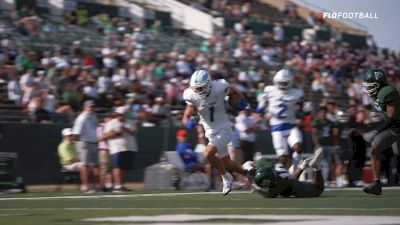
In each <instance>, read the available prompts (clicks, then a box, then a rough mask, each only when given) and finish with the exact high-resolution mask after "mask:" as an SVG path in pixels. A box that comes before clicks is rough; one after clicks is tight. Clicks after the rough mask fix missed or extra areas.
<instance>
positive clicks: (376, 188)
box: [363, 183, 382, 195]
mask: <svg viewBox="0 0 400 225" xmlns="http://www.w3.org/2000/svg"><path fill="white" fill-rule="evenodd" d="M363 191H364V192H365V193H367V194H374V195H381V194H382V185H381V184H376V183H374V184H372V185H370V186H367V187H365V188H364V189H363Z"/></svg>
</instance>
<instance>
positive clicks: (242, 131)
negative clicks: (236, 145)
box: [235, 109, 261, 162]
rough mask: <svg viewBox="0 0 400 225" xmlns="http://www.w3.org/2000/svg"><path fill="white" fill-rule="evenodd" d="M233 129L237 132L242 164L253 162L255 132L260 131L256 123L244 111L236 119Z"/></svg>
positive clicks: (248, 111) (248, 112)
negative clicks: (241, 152)
mask: <svg viewBox="0 0 400 225" xmlns="http://www.w3.org/2000/svg"><path fill="white" fill-rule="evenodd" d="M235 120H236V123H235V128H236V129H237V130H238V131H239V140H240V148H241V149H242V151H243V162H247V161H253V160H254V153H255V151H256V145H255V141H256V138H257V134H256V132H257V131H259V130H261V127H260V126H259V123H258V121H256V120H254V119H253V118H251V117H250V110H249V109H246V110H243V111H241V112H240V113H239V115H238V116H237V117H236V119H235Z"/></svg>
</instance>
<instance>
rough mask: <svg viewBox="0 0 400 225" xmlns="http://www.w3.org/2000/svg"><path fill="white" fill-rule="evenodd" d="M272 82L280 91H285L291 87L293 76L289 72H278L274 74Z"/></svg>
mask: <svg viewBox="0 0 400 225" xmlns="http://www.w3.org/2000/svg"><path fill="white" fill-rule="evenodd" d="M273 82H274V84H275V86H276V87H278V88H279V89H280V90H282V91H287V90H288V89H289V88H291V87H292V85H293V75H292V73H291V72H290V71H289V70H286V69H282V70H279V71H278V72H277V73H276V74H275V76H274V79H273Z"/></svg>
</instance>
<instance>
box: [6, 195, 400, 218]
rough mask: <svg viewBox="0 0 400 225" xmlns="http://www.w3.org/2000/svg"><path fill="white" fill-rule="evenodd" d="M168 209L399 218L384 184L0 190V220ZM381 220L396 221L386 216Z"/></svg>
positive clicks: (399, 200)
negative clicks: (288, 191)
mask: <svg viewBox="0 0 400 225" xmlns="http://www.w3.org/2000/svg"><path fill="white" fill-rule="evenodd" d="M174 214H196V215H246V216H249V215H334V216H335V217H338V216H339V215H342V216H345V215H357V216H363V217H364V216H398V217H397V221H398V223H397V224H400V189H398V188H393V189H384V194H383V195H381V196H371V195H367V194H364V193H363V192H362V191H361V189H358V190H350V189H347V190H343V189H341V190H327V191H325V192H324V193H323V195H322V196H321V197H319V198H308V199H295V198H289V199H288V198H275V199H265V198H262V197H261V196H259V195H257V194H253V193H250V192H249V191H234V192H232V193H231V194H229V195H228V196H223V195H222V194H221V193H219V192H211V193H206V192H183V191H180V192H178V191H145V190H135V191H133V192H132V193H129V194H108V195H105V194H92V195H84V194H80V193H78V192H73V191H67V192H45V193H43V192H36V193H26V194H2V195H0V224H1V225H28V224H29V225H53V224H62V225H72V224H73V225H76V224H96V225H97V224H101V225H104V224H138V223H145V224H151V223H152V222H151V221H150V222H140V221H139V222H138V220H137V219H132V220H127V221H119V222H110V221H100V222H99V221H97V222H96V221H83V219H88V218H102V217H121V216H154V215H174ZM176 217H179V216H176ZM363 217H359V218H363ZM148 218H149V217H148ZM150 218H152V217H150ZM153 218H155V217H153ZM364 219H365V218H364ZM274 222H276V220H273V221H272V222H271V221H270V220H267V219H258V220H251V219H245V218H244V216H243V219H229V218H228V219H227V218H224V219H208V220H204V221H201V223H202V224H207V223H219V224H221V223H225V224H232V223H246V224H248V223H257V224H260V223H266V224H271V223H274ZM159 224H162V223H159ZM166 224H173V223H166ZM181 224H189V222H188V221H186V222H181ZM309 224H312V223H309ZM319 224H324V223H319ZM382 224H396V223H393V221H392V222H391V223H382Z"/></svg>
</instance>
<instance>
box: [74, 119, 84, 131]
mask: <svg viewBox="0 0 400 225" xmlns="http://www.w3.org/2000/svg"><path fill="white" fill-rule="evenodd" d="M83 121H84V120H83V117H82V116H78V118H76V120H75V122H74V126H73V127H72V133H73V134H75V135H80V134H81V132H82V127H83Z"/></svg>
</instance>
